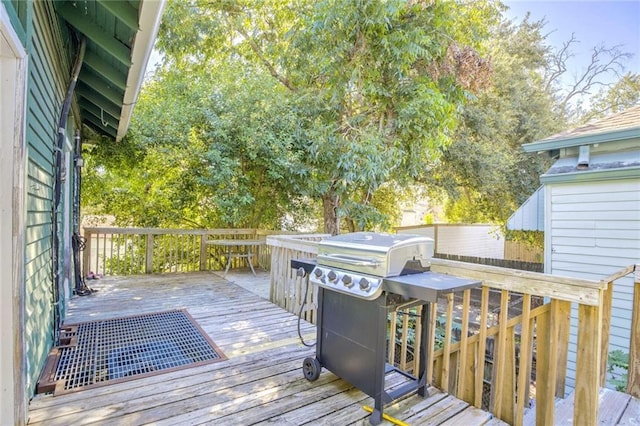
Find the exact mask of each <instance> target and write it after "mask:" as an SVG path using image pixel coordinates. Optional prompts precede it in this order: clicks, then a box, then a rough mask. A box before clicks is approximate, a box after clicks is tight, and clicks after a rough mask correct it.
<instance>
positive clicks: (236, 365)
mask: <svg viewBox="0 0 640 426" xmlns="http://www.w3.org/2000/svg"><path fill="white" fill-rule="evenodd" d="M258 275H259V277H258V278H255V277H254V278H252V280H253V282H257V280H258V279H259V278H260V275H261V274H258ZM262 277H263V279H265V274H264V273H263V274H262ZM266 279H268V276H267V277H266ZM234 280H236V282H237V281H238V280H239V278H238V276H237V275H234ZM90 285H91V286H92V287H93V288H94V289H96V290H98V291H97V292H96V293H94V294H92V295H90V296H85V297H76V298H74V299H73V300H72V301H71V303H70V305H69V310H68V316H67V319H66V323H76V322H83V321H90V320H97V319H107V318H114V317H120V316H125V315H139V314H142V313H149V312H158V311H163V310H168V309H182V308H184V309H187V311H188V312H189V313H190V314H191V316H193V317H194V319H195V320H196V321H197V322H198V324H199V325H200V326H201V327H202V329H203V330H204V331H205V332H206V333H207V334H208V335H209V336H210V337H211V338H212V340H213V341H214V342H215V343H216V344H217V345H218V347H219V348H220V349H221V350H222V352H224V354H225V355H226V356H227V357H228V359H227V360H226V361H222V362H218V363H214V364H208V365H204V366H199V367H193V368H187V369H183V370H178V371H172V372H168V373H164V374H157V375H155V376H150V377H145V378H140V379H136V380H131V381H128V382H123V383H117V384H112V385H106V386H101V387H96V388H92V389H86V390H82V391H78V392H72V393H68V394H65V395H60V396H56V397H53V396H51V395H37V396H36V397H35V398H34V399H33V400H32V402H31V404H30V407H29V424H31V425H68V424H90V423H99V424H102V425H111V424H112V425H122V424H127V425H141V424H150V423H152V424H158V425H176V424H194V425H195V424H212V423H213V424H237V425H244V424H265V423H270V424H279V425H280V424H283V425H301V424H313V425H323V424H324V425H335V424H358V425H360V424H362V425H364V424H368V417H369V413H368V412H366V411H365V410H364V409H363V408H362V407H363V406H364V405H369V406H372V405H373V398H371V397H369V396H367V395H366V394H364V393H363V392H361V391H360V390H358V389H356V388H354V387H353V386H352V385H350V384H349V383H347V382H345V381H343V380H342V379H340V378H338V377H336V376H335V375H334V374H332V373H331V372H329V371H326V370H323V372H322V374H321V375H320V378H319V379H318V380H317V381H315V382H308V381H307V380H306V379H304V377H303V375H302V371H301V365H302V360H303V359H304V358H305V357H307V356H312V355H313V354H314V353H315V350H314V349H313V348H308V347H305V346H303V345H302V344H301V343H300V341H299V338H298V332H297V317H295V316H294V315H292V314H290V313H288V312H286V311H284V310H283V309H281V308H279V307H277V306H275V305H273V304H271V303H270V302H269V301H267V300H265V299H264V298H262V297H260V296H258V295H256V294H254V293H252V292H251V291H249V290H247V289H246V288H242V287H240V286H238V285H236V284H234V283H231V282H229V281H226V280H224V279H222V278H221V277H220V276H217V275H215V274H211V273H190V274H182V275H161V276H157V275H154V276H138V277H126V278H111V277H108V278H105V279H102V280H98V281H92V282H90ZM252 285H253V284H252ZM249 288H251V287H250V286H249ZM262 292H263V293H264V289H262ZM301 332H302V334H303V336H304V337H305V340H307V341H313V340H314V338H315V326H313V325H312V324H309V323H306V322H305V321H302V322H301ZM389 382H390V383H392V384H393V379H390V380H389ZM429 393H430V395H429V397H427V398H421V397H419V396H417V395H411V396H407V397H405V398H404V399H401V400H399V401H396V402H394V403H393V404H389V405H388V406H387V407H385V413H386V414H388V415H390V416H392V417H395V418H398V419H400V420H403V421H405V422H407V423H409V424H412V425H432V424H442V423H444V422H446V424H452V425H453V424H465V425H470V426H472V425H481V424H484V423H486V422H487V421H488V420H489V419H491V416H490V415H489V414H488V413H484V412H482V411H480V410H477V409H474V408H473V407H469V405H468V404H466V403H464V402H462V401H459V400H457V399H455V398H453V397H452V396H450V395H447V394H444V393H442V392H441V391H439V390H437V389H434V388H432V387H430V388H429ZM385 423H386V424H389V423H388V422H385ZM497 424H500V423H497Z"/></svg>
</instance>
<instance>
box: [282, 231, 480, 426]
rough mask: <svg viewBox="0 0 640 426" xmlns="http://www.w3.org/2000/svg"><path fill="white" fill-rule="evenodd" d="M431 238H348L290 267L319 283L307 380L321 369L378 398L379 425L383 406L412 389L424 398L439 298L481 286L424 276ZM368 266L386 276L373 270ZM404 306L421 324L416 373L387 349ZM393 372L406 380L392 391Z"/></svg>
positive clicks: (328, 242)
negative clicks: (393, 316)
mask: <svg viewBox="0 0 640 426" xmlns="http://www.w3.org/2000/svg"><path fill="white" fill-rule="evenodd" d="M428 240H429V239H428V238H425V237H420V236H402V237H401V238H395V236H391V237H389V234H383V235H382V237H381V238H378V234H373V233H354V234H346V235H343V236H338V237H332V238H329V239H328V240H324V241H322V242H320V244H319V247H318V259H317V260H315V259H314V260H293V261H292V264H291V266H292V267H293V268H296V269H299V271H304V273H305V274H309V282H311V283H313V284H314V285H317V286H318V311H317V324H316V326H317V340H316V356H315V359H309V358H308V359H305V361H304V363H303V371H304V374H305V376H306V377H307V379H309V380H315V379H317V377H318V375H319V374H320V370H321V368H322V367H324V368H326V369H328V370H329V371H331V372H332V373H334V374H335V375H337V376H339V377H341V378H342V379H344V380H346V381H347V382H349V383H351V384H352V385H353V386H355V387H357V388H358V389H360V390H361V391H363V392H364V393H366V394H367V395H369V396H371V397H373V398H374V403H375V404H374V405H375V406H374V410H373V413H372V414H371V417H370V419H369V420H370V422H371V424H374V425H376V424H379V423H380V422H381V421H382V413H383V408H384V405H385V404H388V403H390V402H392V401H394V400H396V399H398V398H400V397H402V396H404V395H407V394H409V393H412V392H417V393H418V394H419V395H421V396H426V395H427V385H428V379H427V377H426V365H427V362H428V360H427V359H426V355H427V345H428V342H429V341H430V339H431V336H430V335H429V326H428V325H429V324H428V318H429V317H430V310H431V306H432V302H435V301H436V300H437V298H438V297H439V296H440V295H441V294H444V293H447V292H451V291H457V290H462V289H466V288H472V287H476V286H478V285H480V282H477V281H473V280H467V279H461V278H457V277H452V276H449V275H443V274H436V273H433V272H429V271H425V269H424V266H425V265H428V264H429V260H430V255H431V253H432V250H433V245H432V244H430V243H429V241H428ZM353 241H359V242H356V243H355V244H354V243H353ZM367 241H368V242H369V243H370V245H368V243H367ZM380 241H382V242H383V243H382V244H381V243H380ZM358 245H360V247H359V246H358ZM345 259H346V261H345ZM353 263H356V265H353ZM361 263H366V265H360V264H361ZM371 264H375V265H376V267H377V270H376V273H378V274H382V275H375V274H374V273H372V269H371V268H372V265H371ZM399 264H402V266H398V265H399ZM407 264H409V265H412V268H407ZM345 277H347V278H345ZM363 280H364V281H363ZM361 284H362V285H361ZM365 284H366V285H365ZM407 307H418V310H419V318H418V319H417V320H418V321H420V322H421V326H422V327H421V329H422V336H421V338H420V348H419V354H420V355H419V356H420V360H419V368H418V371H416V372H413V373H412V374H409V373H407V372H405V371H403V370H400V369H398V368H396V367H395V366H393V365H392V362H391V363H389V362H387V359H386V356H387V345H388V344H395V341H394V339H395V336H393V335H392V336H391V337H390V336H388V333H387V330H388V328H387V324H388V316H389V313H391V312H393V311H395V310H398V309H400V308H407ZM388 342H391V343H388ZM416 349H417V348H416ZM392 372H395V373H398V374H401V375H402V376H404V379H405V381H404V382H403V384H402V385H400V386H398V387H395V388H394V389H387V388H386V386H385V378H386V376H387V375H389V374H390V373H392Z"/></svg>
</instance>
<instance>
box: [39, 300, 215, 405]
mask: <svg viewBox="0 0 640 426" xmlns="http://www.w3.org/2000/svg"><path fill="white" fill-rule="evenodd" d="M225 359H227V358H226V356H225V355H224V354H223V353H222V352H221V351H220V349H218V347H217V346H216V345H215V343H213V341H212V340H211V339H210V338H209V337H208V336H207V334H206V333H205V332H204V331H203V330H202V328H200V326H199V325H198V324H197V323H196V321H195V320H194V319H193V318H192V317H191V315H189V313H188V312H187V311H186V310H173V311H167V312H157V313H152V314H145V315H136V316H130V317H123V318H114V319H108V320H99V321H89V322H83V323H78V324H73V325H65V326H64V327H63V329H62V330H61V334H60V346H57V347H55V348H53V350H52V351H51V353H50V354H49V358H48V359H47V363H46V365H45V368H44V370H43V372H42V374H41V375H40V380H39V381H38V387H37V392H38V393H42V392H53V393H54V395H59V394H63V393H68V392H73V391H76V390H82V389H86V388H89V387H96V386H103V385H108V384H112V383H117V382H122V381H126V380H131V379H137V378H141V377H148V376H151V375H154V374H159V373H165V372H169V371H175V370H179V369H183V368H190V367H195V366H199V365H205V364H210V363H213V362H217V361H222V360H225Z"/></svg>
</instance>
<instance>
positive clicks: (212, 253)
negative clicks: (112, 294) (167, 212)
mask: <svg viewBox="0 0 640 426" xmlns="http://www.w3.org/2000/svg"><path fill="white" fill-rule="evenodd" d="M274 233H276V232H275V231H264V230H258V229H158V228H115V227H93V228H84V237H85V239H86V242H85V247H84V251H83V257H82V259H83V263H82V264H83V268H84V273H85V275H87V274H90V273H93V274H99V275H131V274H151V273H166V272H190V271H206V270H220V269H223V268H224V262H226V252H225V248H224V247H221V246H215V245H211V244H207V241H209V240H214V239H237V240H243V239H247V240H253V239H262V240H265V239H266V236H267V235H271V234H274ZM277 233H281V232H277ZM253 250H254V252H255V257H254V261H253V263H254V266H260V267H263V268H265V269H267V268H269V267H270V266H271V250H270V248H269V247H268V246H267V245H266V244H265V245H260V246H257V247H255V248H253ZM232 266H233V267H234V268H235V267H244V266H248V265H247V264H246V258H234V259H233V264H232Z"/></svg>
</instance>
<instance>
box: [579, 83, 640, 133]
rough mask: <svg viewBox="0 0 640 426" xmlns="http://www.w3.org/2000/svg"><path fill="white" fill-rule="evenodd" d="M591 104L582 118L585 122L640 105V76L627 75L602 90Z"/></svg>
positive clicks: (593, 98)
mask: <svg viewBox="0 0 640 426" xmlns="http://www.w3.org/2000/svg"><path fill="white" fill-rule="evenodd" d="M590 104H591V105H590V106H589V108H588V110H587V112H586V113H585V114H584V115H583V116H582V117H581V121H583V122H587V121H589V120H591V119H596V118H602V117H604V116H606V115H608V114H613V113H616V112H620V111H623V110H625V109H627V108H629V107H632V106H636V105H640V75H638V74H632V73H630V72H629V73H627V74H625V75H624V76H622V78H621V79H620V80H618V81H617V82H616V83H615V84H613V85H612V86H609V87H605V88H602V89H600V91H599V92H598V93H596V94H595V95H594V96H593V97H592V98H591V100H590Z"/></svg>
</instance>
